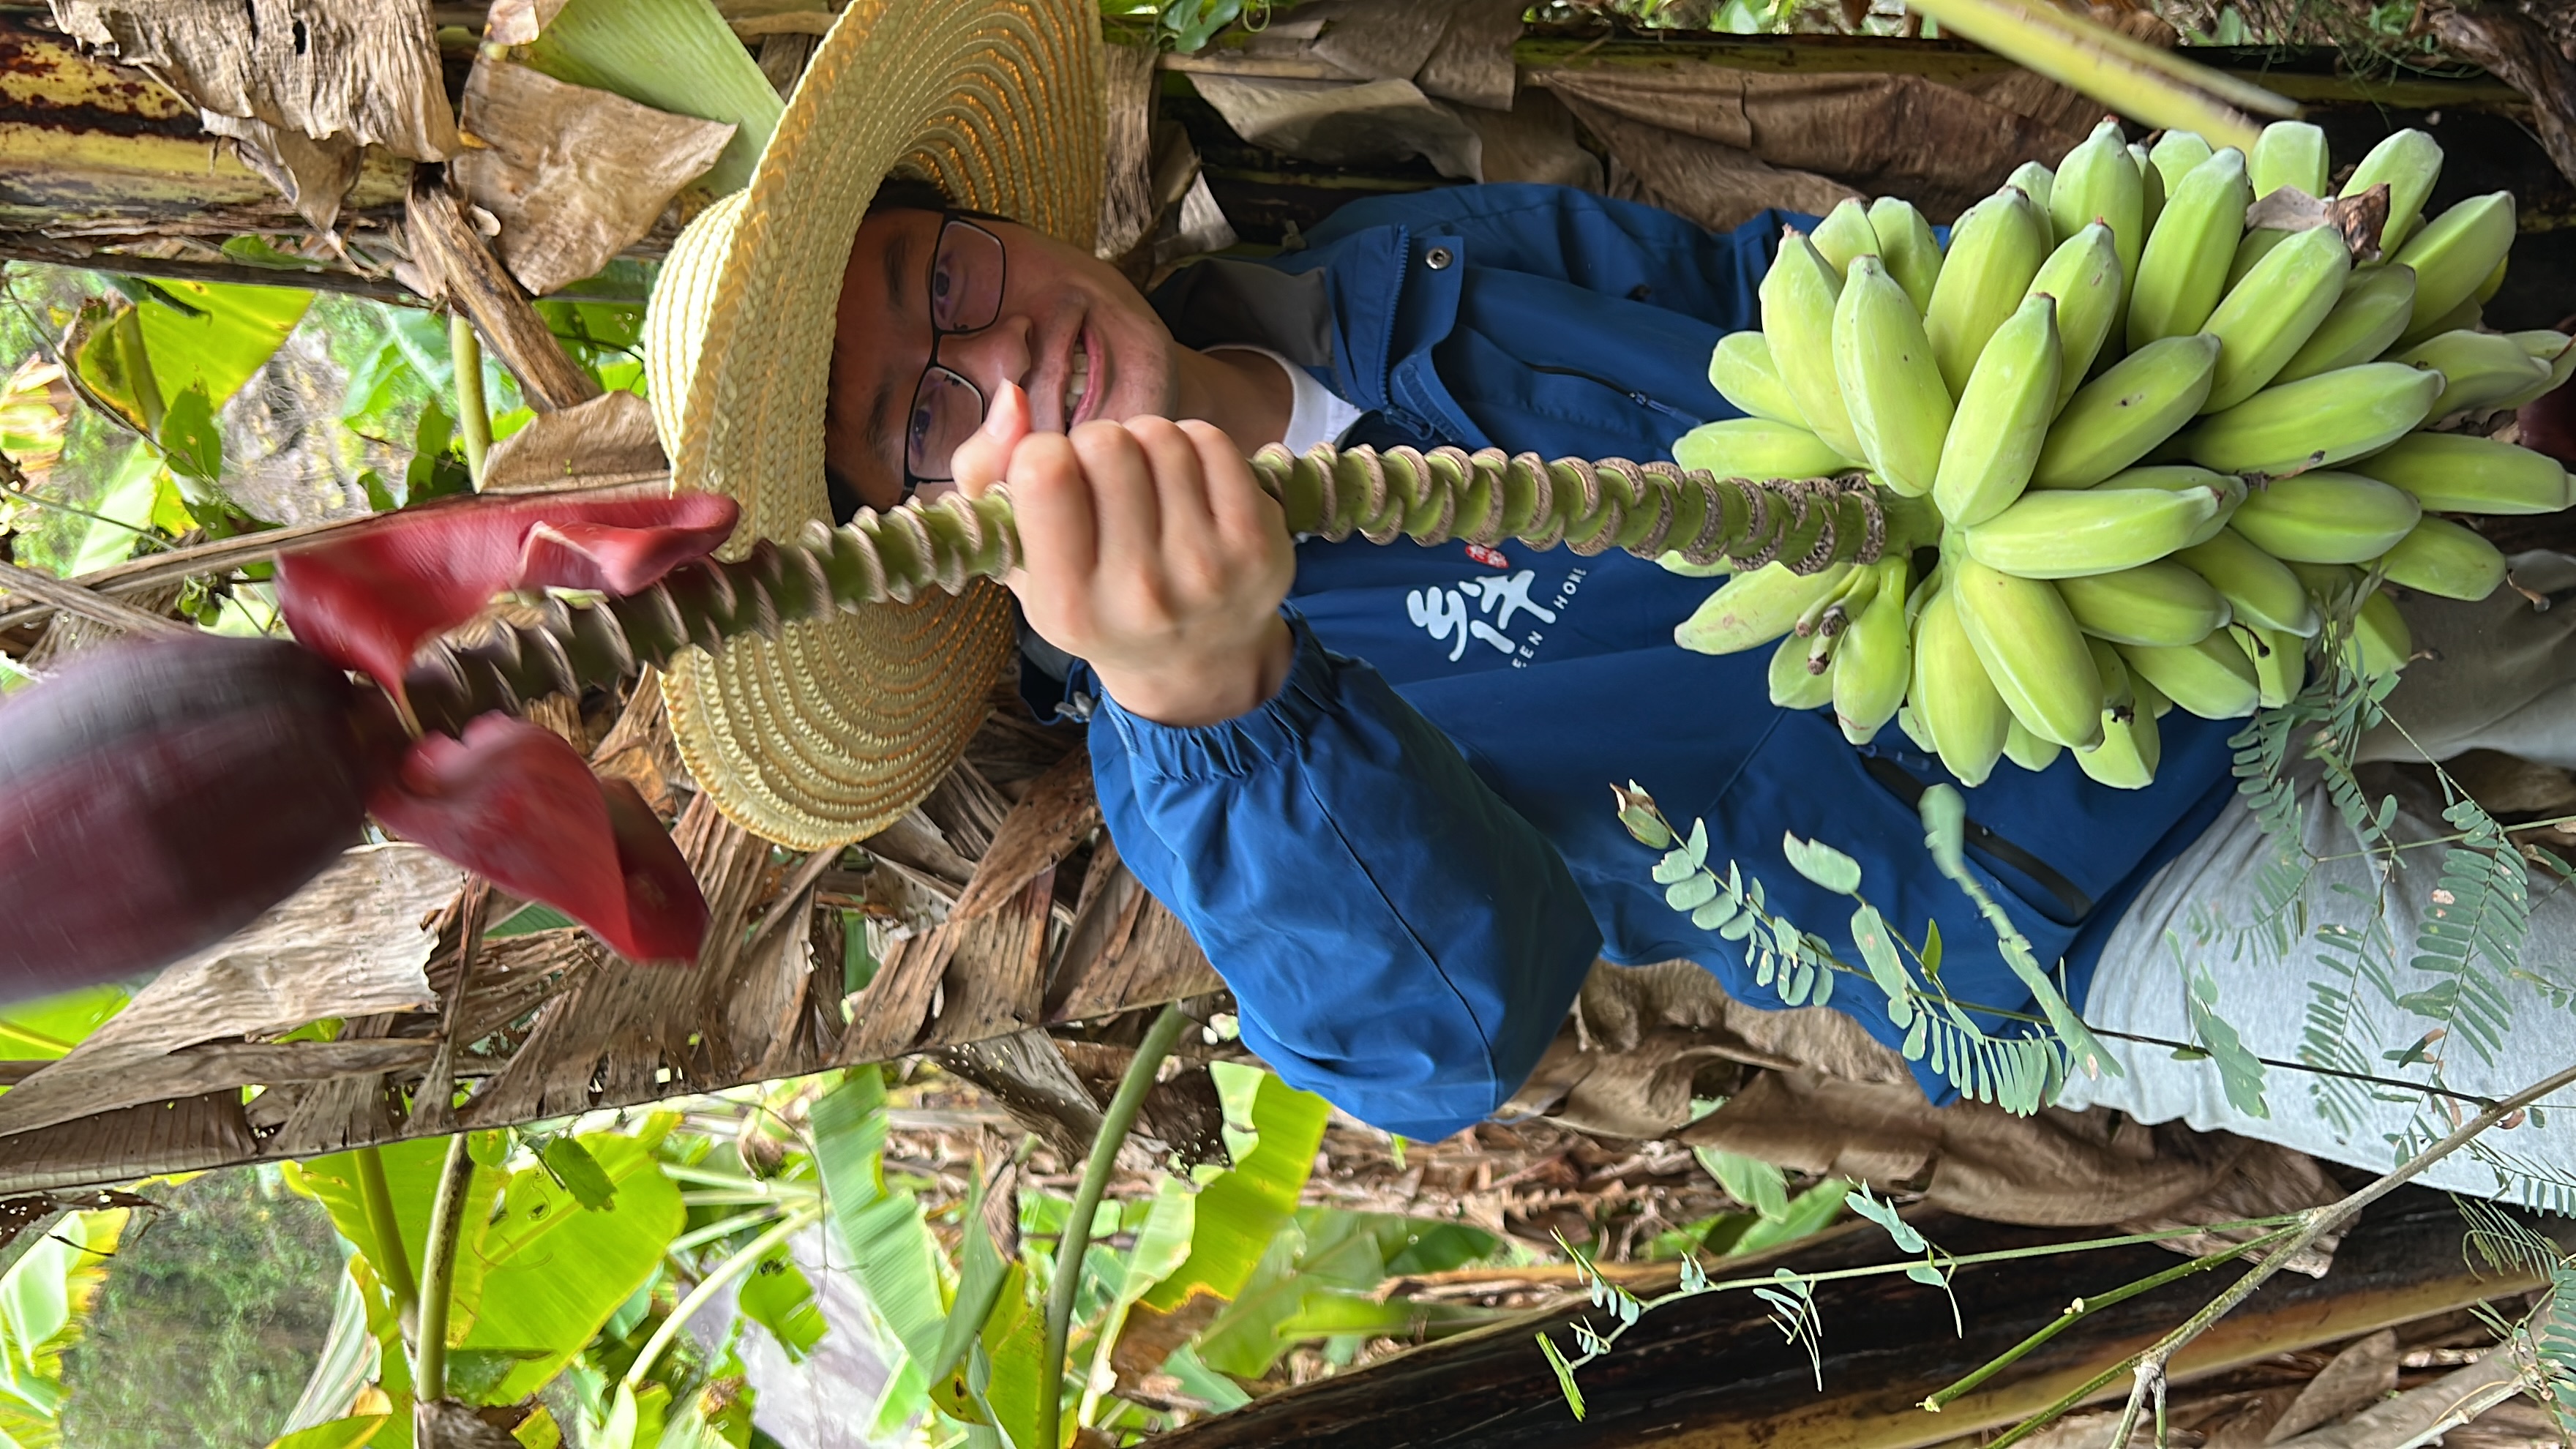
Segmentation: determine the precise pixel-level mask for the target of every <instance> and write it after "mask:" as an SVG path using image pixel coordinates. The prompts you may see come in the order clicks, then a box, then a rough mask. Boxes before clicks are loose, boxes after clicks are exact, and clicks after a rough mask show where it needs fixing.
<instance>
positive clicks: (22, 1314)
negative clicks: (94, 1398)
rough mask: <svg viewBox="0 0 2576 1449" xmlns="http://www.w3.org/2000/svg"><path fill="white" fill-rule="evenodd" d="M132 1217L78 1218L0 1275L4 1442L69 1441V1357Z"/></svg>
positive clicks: (111, 1213) (31, 1446)
mask: <svg viewBox="0 0 2576 1449" xmlns="http://www.w3.org/2000/svg"><path fill="white" fill-rule="evenodd" d="M126 1218H127V1211H126V1209H124V1208H111V1209H108V1210H106V1211H103V1212H92V1213H73V1214H71V1215H69V1216H68V1217H65V1218H64V1219H63V1220H62V1221H61V1222H60V1223H59V1224H57V1225H56V1226H55V1228H54V1230H53V1231H52V1232H51V1233H49V1234H47V1235H46V1236H45V1237H43V1238H40V1239H38V1240H37V1241H36V1242H35V1243H34V1244H33V1245H31V1246H30V1247H29V1248H28V1249H27V1251H26V1252H25V1253H23V1254H21V1255H20V1256H19V1258H18V1261H17V1262H15V1263H12V1264H10V1265H9V1271H8V1272H6V1273H0V1443H6V1444H10V1445H13V1446H15V1449H54V1446H56V1445H59V1444H60V1443H61V1442H62V1427H61V1424H60V1423H59V1418H60V1415H61V1413H62V1409H63V1401H64V1398H65V1394H66V1390H65V1389H64V1386H63V1352H64V1350H66V1349H68V1348H70V1347H71V1346H72V1344H73V1343H75V1342H76V1341H78V1340H79V1338H80V1336H81V1332H82V1330H83V1328H84V1326H85V1325H86V1323H87V1320H88V1317H89V1311H90V1307H91V1305H92V1304H93V1303H95V1302H96V1301H97V1298H98V1290H99V1287H100V1285H102V1284H104V1283H105V1282H106V1281H107V1268H108V1264H109V1263H111V1262H112V1261H114V1259H115V1256H116V1244H117V1240H118V1239H119V1238H121V1237H122V1236H124V1233H125V1224H126Z"/></svg>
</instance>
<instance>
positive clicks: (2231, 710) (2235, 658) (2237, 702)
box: [2120, 633, 2262, 719]
mask: <svg viewBox="0 0 2576 1449" xmlns="http://www.w3.org/2000/svg"><path fill="white" fill-rule="evenodd" d="M2120 657H2121V658H2122V659H2124V660H2127V661H2128V665H2129V672H2130V673H2131V674H2133V675H2136V676H2139V677H2142V678H2144V679H2145V680H2146V681H2147V682H2148V683H2149V684H2152V685H2154V686H2155V687H2156V690H2157V692H2158V693H2160V694H2162V695H2164V697H2165V698H2167V699H2170V700H2172V701H2173V702H2174V704H2175V706H2176V707H2178V708H2180V709H2182V710H2184V711H2186V712H2187V713H2191V714H2196V715H2198V716H2200V717H2201V718H2202V719H2236V718H2239V717H2241V716H2244V715H2249V714H2252V713H2253V712H2254V709H2255V706H2256V704H2257V703H2258V702H2259V701H2260V700H2261V698H2262V685H2261V683H2260V682H2259V681H2257V680H2256V678H2255V676H2254V661H2253V660H2251V659H2248V658H2246V657H2245V651H2244V650H2243V649H2240V648H2238V647H2237V645H2236V642H2235V641H2234V640H2232V639H2230V638H2228V637H2227V635H2226V634H2225V633H2217V634H2212V635H2210V636H2209V637H2208V638H2206V639H2203V640H2201V641H2200V642H2199V643H2197V644H2180V645H2175V646H2173V647H2170V648H2158V647H2156V646H2153V645H2145V644H2123V645H2121V646H2120Z"/></svg>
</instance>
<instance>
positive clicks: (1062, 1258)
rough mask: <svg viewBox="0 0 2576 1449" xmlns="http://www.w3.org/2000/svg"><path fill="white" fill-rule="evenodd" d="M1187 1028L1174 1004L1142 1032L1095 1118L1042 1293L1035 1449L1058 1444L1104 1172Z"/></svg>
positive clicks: (1115, 1161)
mask: <svg viewBox="0 0 2576 1449" xmlns="http://www.w3.org/2000/svg"><path fill="white" fill-rule="evenodd" d="M1189 1024H1190V1019H1189V1017H1187V1016H1185V1015H1183V1014H1182V1012H1181V1006H1180V1003H1179V1002H1177V1001H1176V1002H1173V1003H1172V1004H1170V1005H1168V1006H1166V1007H1164V1008H1163V1010H1162V1012H1161V1014H1160V1015H1157V1016H1156V1017H1155V1018H1154V1024H1153V1025H1152V1026H1149V1027H1147V1028H1145V1039H1144V1040H1143V1041H1141V1042H1139V1043H1137V1044H1136V1057H1135V1060H1133V1061H1130V1062H1129V1063H1128V1064H1127V1072H1126V1075H1124V1076H1122V1077H1120V1078H1119V1079H1118V1095H1116V1096H1114V1097H1112V1098H1110V1099H1109V1110H1108V1111H1106V1112H1103V1113H1102V1114H1101V1115H1100V1130H1099V1131H1098V1132H1096V1133H1094V1134H1092V1138H1091V1156H1090V1158H1089V1160H1087V1161H1086V1162H1084V1163H1083V1165H1082V1184H1081V1185H1080V1186H1079V1187H1076V1188H1075V1189H1074V1190H1073V1207H1072V1208H1071V1209H1070V1210H1069V1211H1068V1212H1067V1214H1066V1216H1065V1220H1064V1241H1063V1242H1061V1243H1060V1244H1058V1245H1057V1247H1056V1250H1055V1282H1054V1283H1053V1284H1052V1285H1051V1286H1050V1287H1049V1288H1048V1289H1047V1316H1046V1354H1045V1356H1044V1357H1043V1358H1041V1359H1039V1360H1038V1362H1039V1363H1040V1364H1041V1365H1043V1367H1042V1369H1041V1371H1040V1373H1039V1377H1038V1449H1054V1446H1055V1445H1057V1444H1060V1443H1062V1442H1063V1425H1064V1358H1065V1346H1066V1344H1067V1342H1068V1341H1069V1340H1070V1339H1071V1338H1072V1337H1073V1305H1074V1300H1075V1299H1076V1298H1077V1297H1079V1296H1080V1295H1081V1292H1082V1260H1083V1257H1084V1255H1085V1254H1087V1253H1089V1252H1090V1251H1091V1220H1092V1218H1093V1217H1094V1216H1096V1215H1097V1214H1098V1213H1099V1211H1100V1198H1101V1195H1102V1194H1104V1193H1106V1192H1107V1191H1108V1190H1109V1174H1110V1170H1111V1169H1113V1168H1115V1167H1116V1166H1117V1165H1118V1149H1119V1147H1120V1146H1122V1145H1123V1144H1124V1143H1125V1142H1126V1141H1127V1129H1128V1128H1130V1127H1132V1126H1134V1125H1135V1123H1136V1112H1137V1109H1139V1108H1141V1107H1143V1106H1144V1105H1145V1093H1146V1092H1147V1091H1149V1090H1151V1089H1152V1088H1153V1085H1154V1078H1155V1075H1156V1074H1157V1073H1158V1072H1160V1071H1161V1070H1162V1066H1163V1059H1164V1058H1165V1057H1168V1056H1170V1055H1171V1054H1172V1047H1173V1045H1174V1044H1175V1043H1177V1042H1178V1041H1179V1040H1180V1039H1181V1028H1183V1027H1185V1026H1187V1025H1189Z"/></svg>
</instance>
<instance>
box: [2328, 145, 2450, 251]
mask: <svg viewBox="0 0 2576 1449" xmlns="http://www.w3.org/2000/svg"><path fill="white" fill-rule="evenodd" d="M2441 179H2442V143H2441V142H2439V141H2436V140H2434V139H2433V138H2432V137H2431V136H2428V135H2426V134H2425V133H2423V132H2422V131H2415V130H2406V131H2399V132H2396V133H2395V134H2393V135H2391V136H2389V137H2388V138H2387V139H2386V140H2383V141H2381V142H2380V143H2379V144H2378V145H2376V146H2373V147H2371V148H2370V154H2369V155H2367V156H2364V157H2362V158H2361V164H2360V165H2358V166H2355V167H2354V168H2352V175H2351V176H2350V177H2349V178H2347V179H2346V180H2345V181H2344V183H2343V194H2344V195H2346V196H2359V195H2360V194H2362V193H2363V192H2365V191H2368V190H2369V189H2370V188H2372V187H2374V186H2377V185H2379V184H2381V183H2383V182H2385V183H2386V184H2387V186H2388V224H2387V225H2385V226H2383V227H2381V228H2380V231H2379V254H2380V256H2381V257H2382V258H2392V257H2395V256H2396V255H2397V250H2398V248H2399V247H2400V246H2402V245H2404V244H2405V241H2406V238H2407V237H2408V236H2409V235H2411V234H2413V232H2414V230H2415V224H2416V223H2417V222H2418V221H2420V220H2422V219H2423V216H2424V200H2425V198H2426V197H2429V196H2431V195H2432V194H2433V183H2434V182H2436V181H2439V180H2441Z"/></svg>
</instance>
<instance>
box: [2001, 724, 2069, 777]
mask: <svg viewBox="0 0 2576 1449" xmlns="http://www.w3.org/2000/svg"><path fill="white" fill-rule="evenodd" d="M2065 753H2066V746H2064V745H2061V744H2059V743H2058V742H2057V741H2055V740H2043V739H2041V738H2040V737H2039V736H2037V735H2035V734H2032V733H2031V732H2030V731H2029V730H2028V729H2026V728H2024V727H2023V725H2022V722H2021V721H2020V720H2014V721H2013V722H2012V723H2011V724H2010V725H2008V726H2006V727H2005V729H2004V758H2005V759H2007V760H2010V761H2012V762H2013V763H2014V764H2016V765H2019V766H2021V767H2022V768H2023V769H2025V770H2028V771H2030V772H2031V773H2032V774H2034V775H2036V774H2038V773H2039V772H2040V771H2042V770H2045V769H2047V768H2048V767H2049V766H2051V765H2054V764H2056V763H2057V757H2058V756H2060V755H2062V754H2065Z"/></svg>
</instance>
